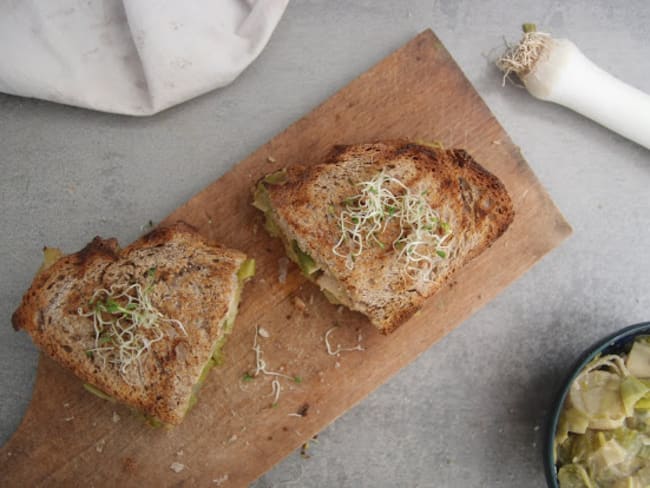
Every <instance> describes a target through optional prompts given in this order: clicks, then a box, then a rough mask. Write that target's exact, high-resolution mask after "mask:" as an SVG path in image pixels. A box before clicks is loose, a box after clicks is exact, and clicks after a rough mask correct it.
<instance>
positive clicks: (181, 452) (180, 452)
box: [176, 449, 185, 457]
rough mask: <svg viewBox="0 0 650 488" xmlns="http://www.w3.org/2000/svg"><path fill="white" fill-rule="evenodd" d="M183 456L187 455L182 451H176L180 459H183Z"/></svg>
mask: <svg viewBox="0 0 650 488" xmlns="http://www.w3.org/2000/svg"><path fill="white" fill-rule="evenodd" d="M183 454H185V453H184V452H183V450H182V449H180V450H178V451H176V455H177V456H178V457H181V456H182V455H183Z"/></svg>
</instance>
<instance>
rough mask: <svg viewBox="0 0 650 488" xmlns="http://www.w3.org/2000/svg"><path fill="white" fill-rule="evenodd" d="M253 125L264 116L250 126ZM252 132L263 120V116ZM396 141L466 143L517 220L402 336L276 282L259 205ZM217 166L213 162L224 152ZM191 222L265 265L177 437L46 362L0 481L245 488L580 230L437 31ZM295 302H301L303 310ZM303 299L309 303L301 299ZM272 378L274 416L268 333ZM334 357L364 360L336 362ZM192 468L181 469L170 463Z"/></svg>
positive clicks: (308, 122) (213, 193)
mask: <svg viewBox="0 0 650 488" xmlns="http://www.w3.org/2000/svg"><path fill="white" fill-rule="evenodd" d="M252 117H253V116H252ZM252 123H254V121H252ZM389 138H408V139H413V140H418V139H419V140H429V141H431V140H436V141H442V142H443V144H444V145H445V146H447V147H462V148H465V149H467V150H468V151H469V152H470V153H471V154H472V155H473V156H474V157H475V158H476V160H478V161H479V162H480V163H481V164H482V165H484V166H485V167H487V168H488V169H489V170H490V171H492V172H494V173H495V174H496V175H497V176H498V177H499V178H500V179H501V180H502V181H503V182H504V184H505V185H506V187H507V189H508V191H509V192H510V195H511V197H512V200H513V202H514V206H515V211H516V217H515V220H514V222H513V224H512V225H511V226H510V228H509V230H508V231H507V232H506V234H504V235H503V236H502V237H501V238H500V239H499V240H498V242H497V243H496V244H495V245H494V246H492V248H490V249H489V250H488V251H486V252H485V253H483V254H482V255H481V256H480V257H479V258H477V259H476V260H474V261H473V262H472V263H470V265H468V266H467V267H465V268H464V269H463V270H461V272H459V273H458V274H457V275H456V276H455V278H454V280H453V282H452V283H450V284H449V286H447V287H446V288H445V289H444V290H442V291H441V292H440V293H439V294H438V295H437V296H435V297H433V298H432V299H430V300H429V301H428V302H427V304H426V306H425V307H424V309H423V310H422V312H421V313H420V314H418V315H417V316H415V317H414V318H413V319H412V320H410V322H408V323H407V324H405V325H403V326H402V327H401V328H399V329H398V330H397V331H396V332H395V333H393V334H392V335H391V336H390V337H384V336H381V335H380V334H378V333H377V332H376V331H375V329H374V328H373V327H372V326H371V325H370V324H369V323H368V322H367V320H365V319H364V318H363V317H362V316H360V315H358V314H355V313H351V312H348V311H346V310H341V309H338V308H337V307H335V306H333V305H330V304H329V303H328V302H327V301H326V300H325V299H324V298H323V296H322V295H321V294H320V293H319V291H318V290H317V289H316V288H315V287H314V286H312V285H311V284H309V283H308V282H306V281H305V279H304V278H303V277H302V276H301V274H300V273H299V272H298V270H297V269H296V267H295V266H293V265H291V266H290V267H289V270H288V276H287V278H286V281H285V282H284V283H279V281H278V260H279V259H281V258H282V256H283V251H282V248H281V245H280V243H279V242H278V241H276V240H274V239H271V238H269V237H268V236H267V234H266V233H265V232H264V231H263V229H262V225H261V219H260V215H258V212H257V211H256V210H255V209H253V208H252V207H251V205H250V187H251V185H252V184H253V182H255V181H256V180H257V179H258V178H259V177H260V176H261V175H263V174H265V173H268V172H270V171H272V170H275V169H278V168H281V167H283V166H288V165H292V164H296V163H301V164H312V163H316V162H318V161H319V160H320V159H321V158H322V157H323V155H324V154H325V153H326V152H327V151H328V149H329V148H330V147H331V146H332V145H333V144H345V143H357V142H367V141H374V140H378V139H389ZM215 158H216V155H215ZM179 219H182V220H185V221H187V222H189V223H191V224H193V225H195V226H196V227H198V229H200V231H201V233H203V234H204V235H206V236H207V237H209V238H212V239H215V240H218V241H220V242H222V243H224V244H226V245H229V246H233V247H236V248H240V249H242V250H244V251H245V252H246V253H247V254H249V255H250V256H252V257H254V258H255V259H256V260H257V264H258V274H257V277H256V278H255V280H254V281H252V282H251V283H250V284H249V285H248V286H247V287H246V290H245V293H244V296H243V301H242V304H241V307H240V314H239V317H238V320H237V326H236V327H235V331H234V333H233V335H232V337H231V339H230V341H229V342H228V344H227V346H226V348H225V355H226V358H225V364H224V365H223V366H221V367H219V368H217V369H215V370H214V372H213V373H211V375H210V377H209V378H208V381H207V382H206V384H205V386H204V387H203V390H202V391H201V395H200V399H199V403H198V404H197V406H196V407H195V408H194V409H193V410H192V411H191V412H190V413H189V415H188V417H187V418H186V420H185V421H184V423H183V424H182V425H181V426H180V427H177V428H175V429H174V430H165V429H152V428H150V427H148V426H146V425H144V424H143V423H142V422H141V421H140V420H139V419H138V418H136V417H135V416H134V415H133V414H131V413H130V412H129V410H128V409H126V408H125V407H122V406H119V405H115V404H111V403H109V402H106V401H103V400H100V399H98V398H96V397H94V396H92V395H90V394H88V393H86V392H85V390H84V389H83V388H82V387H81V384H80V383H79V381H78V380H76V379H75V377H73V376H72V375H71V374H69V373H67V372H66V371H64V370H63V369H62V368H60V367H59V366H58V365H57V364H55V363H54V362H53V361H51V360H49V359H47V358H45V357H41V361H40V363H39V367H38V376H37V380H36V385H35V387H34V395H33V398H32V402H31V404H30V406H29V408H28V409H27V413H26V414H25V417H24V419H23V421H22V423H21V425H20V427H19V428H18V431H17V432H16V433H15V435H14V436H13V438H12V439H11V440H10V441H9V442H8V443H7V444H6V445H5V446H4V447H3V448H2V449H1V450H0V485H1V486H16V487H26V486H30V487H32V486H84V487H91V486H95V487H99V486H121V487H126V486H245V485H246V484H248V483H250V482H252V481H253V480H255V479H256V478H257V477H259V476H260V475H261V474H262V473H264V472H265V471H267V470H268V469H269V468H271V467H272V466H273V465H274V464H275V463H277V462H278V461H280V460H281V459H282V458H283V457H284V456H286V455H287V454H289V453H290V452H291V451H292V450H294V449H295V448H297V447H298V446H300V445H301V444H302V443H303V442H305V441H307V440H308V439H310V438H311V437H312V436H313V435H314V434H316V433H318V432H319V431H320V430H322V429H323V428H324V427H325V426H327V425H328V424H329V423H330V422H332V421H333V420H335V419H336V418H337V417H338V416H340V415H342V414H343V413H344V412H346V411H347V410H348V409H349V408H350V407H352V406H353V405H355V404H356V403H357V402H359V401H360V400H362V399H363V398H364V397H365V396H366V395H368V394H369V393H370V392H371V391H373V390H374V389H375V388H377V387H378V386H379V385H381V384H382V383H384V382H385V381H386V380H388V379H389V378H390V377H391V376H392V375H394V374H395V373H396V372H397V371H398V370H399V369H400V368H402V367H404V366H405V365H407V364H408V363H410V362H411V361H413V360H414V359H415V358H416V357H417V356H418V355H419V354H420V353H422V352H423V351H425V350H427V348H429V347H430V346H431V345H432V344H433V343H434V342H436V341H438V340H439V339H440V338H442V337H443V336H444V335H445V334H447V333H448V332H449V331H450V330H452V329H453V328H454V327H456V326H458V325H459V324H460V323H461V322H462V321H463V320H464V319H465V318H467V317H468V316H470V315H471V314H472V313H473V312H474V311H476V310H477V309H478V308H479V307H481V306H482V305H484V304H485V303H486V302H487V301H489V300H490V299H492V298H493V297H494V296H495V295H496V294H497V293H499V292H500V291H501V290H503V289H504V288H505V287H506V286H507V285H508V284H510V283H511V282H512V281H514V280H515V279H516V278H518V277H519V276H521V275H522V274H523V273H524V272H525V271H526V270H528V269H529V268H530V267H531V266H532V265H533V264H534V263H535V262H536V261H537V260H539V259H540V258H541V257H542V256H543V255H544V254H546V253H547V252H549V251H550V250H551V249H553V248H554V247H555V246H557V245H558V244H559V243H560V242H561V241H562V240H563V239H564V238H566V237H567V236H568V235H569V234H570V232H571V228H570V227H569V225H568V224H567V223H566V222H565V220H564V218H563V217H562V215H561V214H560V213H559V212H558V210H557V209H556V207H555V206H554V205H553V202H552V201H551V200H550V198H549V196H548V195H547V194H546V192H545V191H544V190H543V188H542V187H541V186H540V184H539V182H538V181H537V179H536V178H535V176H534V174H533V173H532V171H531V170H530V168H529V167H528V165H527V164H526V162H525V161H524V159H523V157H522V155H521V152H520V150H519V148H518V147H517V146H515V145H514V144H513V143H512V141H511V140H510V138H509V137H508V135H507V134H506V133H505V131H504V130H503V128H502V127H501V126H500V125H499V123H498V122H497V120H496V119H495V118H494V116H493V115H492V113H491V112H490V110H489V109H488V107H487V106H486V105H485V104H484V103H483V101H482V100H481V98H480V97H479V95H478V94H477V93H476V91H475V90H474V88H473V87H472V86H471V85H470V83H469V82H468V81H467V79H466V78H465V77H464V76H463V73H462V72H461V70H460V69H459V68H458V66H457V65H456V63H455V62H454V61H453V59H452V58H451V57H450V55H449V53H448V52H447V51H446V50H445V48H444V47H443V46H442V44H441V43H440V41H439V40H438V39H437V38H436V37H435V35H434V34H433V33H432V32H431V31H430V30H428V31H425V32H423V33H421V34H420V35H418V36H417V37H416V38H414V39H413V40H412V41H410V42H409V43H408V44H406V45H405V46H404V47H402V48H400V49H399V50H397V51H396V52H394V53H393V54H391V55H390V56H388V57H387V58H386V59H384V60H383V61H382V62H380V63H379V64H378V65H376V66H375V67H374V68H372V69H371V70H369V71H368V72H366V73H364V74H362V75H361V76H360V77H359V78H357V79H356V80H354V81H353V82H352V83H350V84H349V85H348V86H347V87H345V88H344V89H342V90H341V91H340V92H338V93H337V94H336V95H334V96H333V97H331V98H330V99H329V100H327V101H326V102H325V103H323V104H322V105H321V106H319V107H318V108H316V109H315V110H314V111H312V112H311V113H310V114H309V115H307V116H306V117H304V118H302V119H300V120H299V121H298V122H296V123H295V124H293V125H292V126H291V127H289V128H288V129H287V130H285V131H284V132H283V133H281V134H280V135H278V136H277V137H275V138H274V139H273V140H271V141H270V142H268V143H267V144H265V145H264V146H262V147H261V148H260V149H258V150H257V151H256V152H255V153H253V154H252V155H251V156H249V157H248V158H247V159H245V160H244V161H242V162H240V163H239V164H237V165H236V166H234V167H233V169H232V170H231V171H230V172H229V173H228V174H226V175H224V176H223V177H222V178H220V179H219V180H218V181H216V182H215V183H213V184H211V185H210V186H209V187H207V188H206V189H205V190H204V191H202V192H201V193H199V194H198V195H196V196H195V197H194V198H192V199H191V200H190V201H189V202H187V203H186V204H185V205H183V206H182V207H181V208H179V209H178V210H176V211H175V212H174V213H173V214H172V215H170V216H169V217H168V218H167V220H166V221H165V222H173V221H176V220H179ZM297 299H298V300H297ZM303 304H304V309H303V307H302V305H303ZM258 326H259V327H262V328H264V329H265V330H266V331H267V332H268V338H263V337H259V339H258V340H259V343H260V344H261V347H262V351H263V355H264V360H265V361H266V363H267V365H268V368H269V369H272V370H275V371H281V372H283V373H285V374H287V375H288V376H290V377H294V376H297V377H299V378H300V379H299V381H293V380H290V379H282V380H281V387H282V391H281V395H280V398H279V401H278V403H277V405H276V406H275V407H273V406H272V403H273V396H272V386H271V379H270V378H268V377H258V378H256V379H254V380H252V381H245V380H244V379H243V378H244V375H245V374H246V372H249V371H253V370H254V364H255V362H254V361H255V357H254V353H253V350H252V346H253V339H254V335H255V330H256V327H258ZM335 326H338V327H336V329H334V331H333V332H331V335H330V339H331V341H330V342H331V343H332V345H333V346H334V347H336V346H337V345H338V344H340V345H342V346H354V345H356V344H357V341H358V340H359V339H360V340H361V344H362V345H363V348H364V350H363V351H354V352H344V353H341V354H340V355H339V356H330V355H328V353H327V351H326V347H325V342H324V336H325V334H326V332H327V331H328V330H330V329H331V328H332V327H335ZM175 462H176V463H180V464H182V465H184V469H183V470H182V471H180V472H178V473H177V472H174V471H173V470H172V469H171V468H170V466H172V463H175Z"/></svg>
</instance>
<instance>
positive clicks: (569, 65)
mask: <svg viewBox="0 0 650 488" xmlns="http://www.w3.org/2000/svg"><path fill="white" fill-rule="evenodd" d="M497 66H498V67H499V68H500V69H501V70H502V71H503V72H504V73H505V76H504V80H505V77H507V76H508V75H510V74H511V73H515V74H516V75H517V76H518V77H519V79H521V81H522V82H523V83H524V85H525V86H526V89H527V90H528V91H529V93H530V94H531V95H533V96H534V97H536V98H539V99H541V100H546V101H549V102H555V103H557V104H560V105H564V106H565V107H567V108H570V109H571V110H574V111H575V112H578V113H580V114H582V115H584V116H585V117H588V118H590V119H591V120H593V121H594V122H598V123H599V124H601V125H603V126H605V127H607V128H608V129H610V130H612V131H614V132H617V133H618V134H620V135H622V136H623V137H626V138H628V139H630V140H632V141H634V142H636V143H637V144H640V145H641V146H644V147H646V148H648V149H650V95H648V94H646V93H644V92H642V91H641V90H638V89H636V88H634V87H632V86H630V85H628V84H626V83H624V82H622V81H621V80H619V79H617V78H615V77H614V76H612V75H610V74H609V73H607V72H606V71H604V70H602V69H601V68H599V67H598V66H596V65H595V64H594V63H592V62H591V61H590V60H589V59H587V58H586V57H585V56H584V54H582V52H581V51H580V50H579V49H578V48H577V47H576V45H575V44H573V43H572V42H571V41H569V40H567V39H554V38H552V37H551V36H550V35H549V34H545V33H543V32H534V31H532V32H530V31H528V32H526V33H525V34H524V37H523V39H522V40H521V42H520V43H519V45H517V46H515V47H512V48H510V49H508V51H507V52H506V53H505V54H504V55H503V56H502V57H501V59H499V60H498V61H497Z"/></svg>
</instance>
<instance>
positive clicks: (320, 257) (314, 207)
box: [253, 141, 514, 333]
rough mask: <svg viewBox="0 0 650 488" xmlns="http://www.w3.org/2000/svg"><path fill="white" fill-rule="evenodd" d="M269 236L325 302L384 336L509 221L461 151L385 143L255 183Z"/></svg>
mask: <svg viewBox="0 0 650 488" xmlns="http://www.w3.org/2000/svg"><path fill="white" fill-rule="evenodd" d="M253 204H254V205H255V206H256V207H257V208H258V209H260V210H262V211H263V212H264V214H265V226H266V229H267V230H268V232H269V233H270V234H271V235H273V236H276V237H279V238H281V239H282V241H283V243H284V247H285V249H286V253H287V255H288V256H289V258H291V259H292V260H293V261H295V262H296V263H297V264H298V266H299V267H300V269H301V270H302V272H303V273H304V274H305V276H307V277H308V278H309V279H310V280H312V281H314V282H315V283H316V284H318V286H319V287H320V288H321V290H322V291H323V293H325V295H326V296H327V297H328V298H329V299H330V301H332V302H333V303H338V304H342V305H345V306H346V307H349V308H350V309H352V310H356V311H358V312H361V313H362V314H365V315H366V316H367V317H368V318H369V319H370V321H371V322H372V323H373V324H374V325H375V326H376V327H377V328H379V329H380V330H381V331H382V332H384V333H389V332H391V331H393V330H394V329H395V328H396V327H398V326H399V325H401V324H402V323H403V322H405V321H406V320H407V319H408V318H409V317H410V316H412V315H413V314H414V313H416V312H417V311H418V310H419V309H420V308H421V307H422V305H423V303H424V301H425V300H426V299H427V297H430V296H431V295H433V294H434V293H436V292H437V291H438V290H440V288H441V287H442V286H443V284H444V283H445V282H446V281H448V280H449V278H450V276H451V275H452V274H453V273H454V272H455V271H456V270H458V269H459V268H460V267H462V266H463V265H464V264H465V263H467V262H468V261H469V260H470V259H472V258H474V257H475V256H477V255H478V254H480V253H481V252H482V251H484V250H485V249H486V248H487V247H489V246H490V245H491V244H492V243H493V242H494V241H495V240H496V239H497V238H498V237H499V236H500V235H501V234H503V233H504V232H505V230H506V229H507V228H508V226H509V225H510V223H511V222H512V220H513V217H514V211H513V206H512V202H511V200H510V197H509V195H508V192H507V191H506V189H505V187H504V185H503V184H502V183H501V181H499V179H498V178H497V177H496V176H494V175H493V174H491V173H489V172H488V171H487V170H485V169H484V168H483V167H481V166H480V165H479V164H478V163H476V161H474V160H473V159H472V157H471V156H470V155H469V154H467V153H466V152H465V151H463V150H457V149H452V150H444V149H442V148H441V147H439V146H437V145H426V144H414V143H410V142H404V141H389V142H380V143H375V144H358V145H351V146H339V147H336V148H334V150H333V151H332V152H331V153H330V154H329V156H328V157H327V158H326V159H325V161H324V162H323V163H322V164H317V165H313V166H308V167H302V166H292V167H289V168H285V169H283V170H281V171H278V172H275V173H272V174H269V175H267V176H266V177H264V178H262V179H260V180H259V181H258V183H257V185H256V187H255V188H254V202H253Z"/></svg>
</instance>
